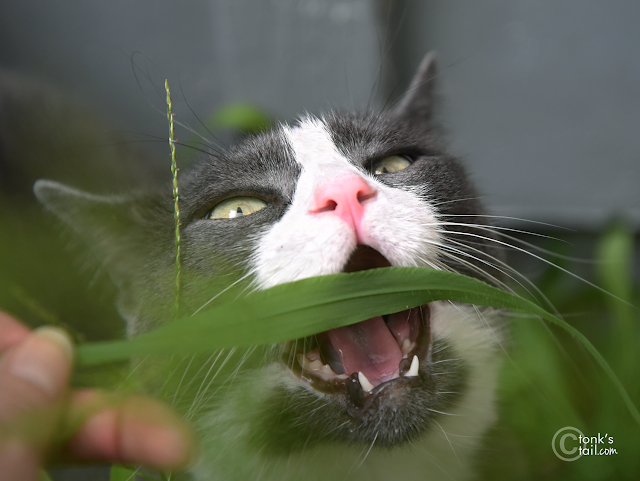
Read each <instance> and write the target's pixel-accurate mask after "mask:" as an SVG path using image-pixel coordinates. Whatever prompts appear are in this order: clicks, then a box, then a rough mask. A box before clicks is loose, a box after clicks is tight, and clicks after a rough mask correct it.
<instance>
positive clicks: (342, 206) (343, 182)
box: [310, 175, 376, 243]
mask: <svg viewBox="0 0 640 481" xmlns="http://www.w3.org/2000/svg"><path fill="white" fill-rule="evenodd" d="M375 195H376V191H375V190H374V189H373V188H372V187H371V186H370V185H369V184H368V183H367V182H366V181H365V180H364V179H363V178H362V177H360V176H358V175H348V176H344V177H338V178H337V179H333V180H331V181H329V182H327V183H326V184H323V185H321V186H320V187H318V188H317V189H316V193H315V199H314V200H315V203H314V206H313V208H312V209H311V210H310V212H311V213H312V214H320V213H323V212H326V213H329V214H333V215H337V216H338V217H340V218H341V219H342V220H343V221H345V222H346V223H347V224H349V225H350V226H351V227H352V228H353V230H354V231H355V233H356V236H357V237H358V243H362V241H363V238H362V234H363V232H362V228H361V223H362V217H363V216H364V206H363V205H362V204H363V202H365V201H366V200H368V199H370V198H372V197H373V196H375Z"/></svg>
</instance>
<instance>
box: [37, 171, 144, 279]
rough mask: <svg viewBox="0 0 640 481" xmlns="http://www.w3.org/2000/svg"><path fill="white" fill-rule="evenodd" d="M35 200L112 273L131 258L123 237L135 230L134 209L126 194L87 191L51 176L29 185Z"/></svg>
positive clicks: (125, 239)
mask: <svg viewBox="0 0 640 481" xmlns="http://www.w3.org/2000/svg"><path fill="white" fill-rule="evenodd" d="M33 190H34V193H35V195H36V197H37V198H38V200H39V201H40V202H41V203H42V204H43V205H44V206H45V208H46V209H48V210H50V211H51V212H53V213H54V214H55V215H56V216H57V217H58V218H59V219H60V220H62V221H63V222H64V223H65V224H66V225H67V226H68V227H69V228H70V229H71V230H72V231H73V233H74V234H75V236H77V237H78V238H80V239H81V240H82V241H83V242H84V243H86V244H87V246H88V247H89V249H90V250H91V251H93V252H94V253H95V254H96V255H97V256H99V258H100V263H104V264H106V265H107V267H108V268H109V270H111V271H112V274H113V273H115V272H114V269H115V270H116V271H118V270H120V269H122V268H125V266H124V265H120V264H121V263H127V262H130V261H132V260H133V259H131V257H134V256H133V255H132V253H131V252H127V251H128V249H127V244H128V242H127V240H128V238H129V237H130V233H131V232H132V230H135V225H136V219H135V212H134V211H133V210H132V208H131V199H129V198H127V197H126V196H116V195H114V196H101V195H94V194H89V193H87V192H83V191H81V190H77V189H74V188H72V187H68V186H66V185H64V184H60V183H58V182H54V181H51V180H38V181H37V182H36V183H35V184H34V187H33Z"/></svg>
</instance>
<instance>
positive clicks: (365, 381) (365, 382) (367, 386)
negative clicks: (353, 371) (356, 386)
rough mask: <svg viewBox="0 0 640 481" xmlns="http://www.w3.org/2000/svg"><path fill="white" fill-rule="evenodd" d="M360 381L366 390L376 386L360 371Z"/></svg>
mask: <svg viewBox="0 0 640 481" xmlns="http://www.w3.org/2000/svg"><path fill="white" fill-rule="evenodd" d="M358 381H360V385H361V386H362V389H363V390H364V391H367V392H369V391H371V390H372V389H373V388H374V387H375V386H374V385H373V384H371V383H370V382H369V380H368V379H367V377H366V376H365V375H364V374H362V373H361V372H359V373H358Z"/></svg>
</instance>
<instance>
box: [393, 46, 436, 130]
mask: <svg viewBox="0 0 640 481" xmlns="http://www.w3.org/2000/svg"><path fill="white" fill-rule="evenodd" d="M436 75H437V67H436V54H435V52H429V53H428V54H427V55H425V57H424V58H423V59H422V62H421V63H420V66H419V67H418V71H417V72H416V74H415V75H414V77H413V80H412V81H411V85H410V86H409V88H408V89H407V91H406V92H405V93H404V95H403V96H402V98H401V99H400V101H399V102H398V105H397V106H396V107H395V108H394V109H393V113H394V114H395V115H396V116H398V117H400V118H402V119H403V120H406V121H407V122H411V123H412V124H413V125H429V124H430V123H431V117H432V115H433V104H434V96H435V93H434V92H435V79H436Z"/></svg>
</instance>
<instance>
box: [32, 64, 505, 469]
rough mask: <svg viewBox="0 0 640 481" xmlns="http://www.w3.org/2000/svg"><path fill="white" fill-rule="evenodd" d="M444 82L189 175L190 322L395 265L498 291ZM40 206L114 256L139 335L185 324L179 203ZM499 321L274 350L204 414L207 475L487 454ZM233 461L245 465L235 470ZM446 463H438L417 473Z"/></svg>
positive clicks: (404, 321) (373, 333)
mask: <svg viewBox="0 0 640 481" xmlns="http://www.w3.org/2000/svg"><path fill="white" fill-rule="evenodd" d="M433 74H434V71H433V62H432V60H431V59H428V60H427V61H426V62H425V63H424V64H423V66H422V69H421V71H420V73H419V75H418V77H417V78H416V80H414V84H413V86H412V90H410V92H409V93H408V95H407V97H406V99H405V101H404V102H403V103H402V104H401V105H400V107H398V108H397V109H396V110H394V111H392V112H389V113H382V114H381V113H376V114H363V115H342V114H336V113H333V114H328V115H325V116H323V117H321V118H314V117H305V118H303V119H302V120H300V121H299V123H298V124H296V125H294V126H291V127H290V126H278V127H277V128H275V129H273V130H272V131H271V132H268V133H265V134H261V135H258V136H256V137H252V138H249V139H247V140H245V141H244V142H243V143H242V144H240V145H239V146H238V147H236V148H233V149H230V150H229V151H227V152H224V153H219V154H216V155H212V156H210V157H208V158H206V159H204V160H203V161H202V162H201V163H200V164H199V165H198V166H197V167H196V168H195V169H193V170H192V171H191V172H190V173H188V174H185V175H183V176H182V177H181V180H180V193H181V205H180V208H181V218H182V228H181V235H182V245H181V249H182V251H181V256H182V263H183V264H182V265H183V271H184V272H185V281H184V284H183V287H182V290H183V292H182V295H181V303H182V304H181V309H182V311H183V312H185V313H189V312H195V311H197V310H198V309H200V308H202V307H203V306H206V305H207V304H209V303H210V302H215V298H216V297H217V296H218V295H220V294H221V293H223V292H225V291H226V290H227V289H228V288H229V286H236V287H237V286H241V287H242V288H244V289H256V288H257V289H262V288H268V287H271V286H274V285H277V284H281V283H285V282H290V281H295V280H298V279H302V278H307V277H312V276H319V275H325V274H334V273H339V272H353V271H357V270H364V269H372V268H376V267H384V266H418V267H424V268H432V269H451V270H455V271H458V272H465V273H467V274H470V275H475V276H477V277H481V278H483V279H485V280H487V279H489V280H491V279H495V277H493V276H494V275H495V274H494V273H492V272H490V270H489V269H488V268H487V266H486V263H487V262H489V261H488V259H490V256H492V255H493V254H494V253H493V252H491V251H490V248H489V247H488V245H487V244H488V243H487V242H485V241H483V240H482V238H483V237H486V236H487V232H486V231H485V230H484V228H483V227H482V226H479V227H472V226H471V225H470V224H471V223H473V224H475V225H477V224H482V221H481V219H482V218H481V217H478V216H480V215H481V214H482V212H481V210H480V206H479V203H478V202H477V200H476V197H477V196H476V194H475V193H474V191H473V189H472V188H471V186H470V185H469V183H468V181H467V179H466V177H465V174H464V172H463V169H462V168H461V167H460V165H459V163H458V162H457V161H456V160H455V159H454V158H452V157H451V156H449V155H447V154H446V153H445V152H444V151H442V150H441V148H440V146H439V145H438V143H437V141H436V138H435V135H434V134H433V131H432V129H431V126H430V122H429V114H430V109H431V99H430V93H431V89H432V86H431V84H432V77H433ZM37 191H38V194H39V196H40V198H41V199H44V201H45V203H48V204H49V205H50V206H52V208H53V209H54V210H55V211H56V212H57V213H58V214H59V215H60V216H61V217H62V218H63V219H65V220H68V221H70V223H71V224H72V225H76V226H77V227H76V228H77V229H78V231H80V232H83V233H86V235H88V236H89V237H90V238H91V237H92V236H93V239H94V242H95V243H96V244H97V248H96V250H97V251H103V253H104V252H108V253H109V254H108V256H107V257H109V260H108V261H107V265H108V266H110V269H111V270H112V272H113V273H114V274H113V275H114V277H115V278H116V279H117V282H118V283H119V285H120V288H121V290H122V296H121V310H122V312H123V313H124V315H125V316H126V317H128V321H129V323H130V325H129V327H130V332H131V333H132V334H134V333H138V332H141V331H145V330H148V329H150V328H151V327H153V326H154V325H157V324H158V323H161V322H163V320H164V319H166V318H168V317H169V316H170V313H171V298H172V296H171V293H172V288H173V285H172V282H171V279H172V276H171V273H172V268H173V261H174V254H173V222H172V220H173V219H172V216H173V213H172V210H171V205H170V204H171V203H170V202H169V193H170V191H169V190H168V191H167V193H166V194H165V195H164V196H163V198H158V200H157V201H155V200H153V198H151V199H145V200H142V201H140V202H136V201H132V200H130V199H127V198H104V197H96V196H90V195H87V194H80V193H78V192H77V191H72V190H70V189H68V188H65V187H61V186H59V185H54V184H51V183H41V184H40V185H39V187H38V189H37ZM77 218H82V219H85V221H83V222H82V223H79V222H77V221H76V220H75V219H77ZM113 219H115V220H113ZM479 219H480V220H479ZM105 223H106V224H107V225H108V227H104V226H105ZM87 226H88V227H87ZM96 226H99V228H98V229H97V230H96ZM474 229H475V230H474ZM477 229H479V230H477ZM96 231H97V232H98V233H99V234H95V232H96ZM90 232H93V233H90ZM114 246H115V247H114ZM212 299H213V300H212ZM494 321H495V315H494V314H493V313H491V312H490V311H487V310H484V311H480V310H478V309H476V308H470V307H468V306H458V305H455V304H449V303H445V302H440V303H432V304H428V305H424V306H420V307H418V308H414V309H408V310H406V311H402V312H398V313H395V314H391V315H388V316H379V317H374V318H371V319H368V320H366V321H363V322H361V323H358V324H355V325H353V326H348V327H344V328H340V329H334V330H332V331H328V332H325V333H320V334H318V335H317V336H312V337H310V338H306V339H297V340H295V339H292V340H291V341H290V342H288V343H286V344H285V345H279V346H273V348H271V349H268V350H267V351H266V353H265V355H264V356H263V357H262V358H261V361H260V362H259V363H258V365H257V366H256V365H252V366H250V367H246V368H245V369H244V371H243V370H240V374H239V375H238V379H237V380H235V377H234V382H235V384H234V385H233V386H231V387H229V388H228V391H226V394H225V395H224V399H220V398H219V397H218V398H216V397H215V396H211V399H209V398H207V399H204V400H203V399H199V400H198V403H197V404H198V407H199V408H198V409H197V411H198V414H197V415H196V416H195V417H194V419H197V422H198V424H200V425H201V427H202V434H203V452H204V454H203V456H202V460H201V462H200V464H199V467H198V469H197V470H198V471H199V472H200V473H201V475H202V476H203V479H206V476H209V475H214V473H215V475H217V476H220V477H221V479H226V478H224V476H225V475H226V476H228V477H229V478H234V477H237V479H251V478H252V477H255V476H256V473H257V472H258V471H260V472H262V473H267V472H271V471H269V470H273V469H275V468H273V466H275V465H279V464H282V463H285V464H286V463H289V465H290V467H289V468H288V469H289V470H290V471H289V472H290V473H291V474H289V475H290V476H292V479H298V478H297V476H302V475H303V474H304V476H306V477H309V478H310V479H312V478H313V476H319V478H318V479H323V478H324V476H326V475H327V473H329V472H331V471H332V470H333V469H334V468H333V467H331V468H329V467H327V466H325V467H324V468H322V467H319V468H318V467H315V468H313V470H312V469H311V468H310V467H309V466H311V465H313V466H316V465H317V464H318V463H320V464H325V463H331V461H329V460H330V459H335V456H336V454H335V450H336V449H342V451H341V452H342V453H344V452H346V451H345V450H348V449H352V448H348V449H347V446H352V447H353V446H355V447H356V448H355V449H356V450H361V449H362V447H363V446H365V447H366V446H369V447H370V448H371V447H376V448H377V447H379V446H384V447H391V448H393V449H395V450H403V449H404V451H398V452H406V450H407V449H410V448H409V447H410V446H415V445H425V446H426V445H429V446H430V447H429V449H431V450H432V451H434V450H435V451H437V450H438V449H440V448H438V447H437V446H440V444H442V445H445V443H442V442H440V444H438V443H436V444H433V443H435V441H434V440H436V439H440V438H441V437H442V433H445V436H444V437H445V438H447V434H446V433H450V434H451V435H452V436H459V437H463V438H464V437H466V438H473V439H472V440H471V441H469V439H466V440H462V441H461V444H462V448H460V449H461V450H463V451H464V450H465V449H468V450H471V449H473V446H475V444H476V442H477V437H478V436H479V434H480V433H481V432H482V430H483V429H484V428H485V427H486V426H487V425H488V423H489V422H490V419H491V417H492V398H493V390H494V384H495V369H496V358H495V355H494V350H495V343H496V340H497V338H498V337H499V334H497V333H496V331H495V329H496V328H495V326H494V325H492V323H494ZM214 367H215V365H212V366H211V369H213V368H214ZM236 374H237V373H236ZM236 374H234V376H236ZM204 382H205V381H203V383H204ZM217 382H219V383H220V384H224V382H225V380H222V381H220V380H218V381H217ZM216 392H217V391H216ZM199 394H200V390H198V395H199ZM195 404H196V403H195V402H194V403H193V404H192V406H191V407H193V406H194V405H195ZM447 440H448V438H447ZM425 443H426V444H425ZM430 443H431V444H430ZM341 446H342V448H341ZM441 447H442V446H441ZM444 447H445V450H446V451H448V450H449V449H452V447H451V446H449V447H446V445H445V446H444ZM425 449H426V448H425ZM226 450H231V451H234V452H236V453H237V456H236V457H240V458H244V459H245V462H239V463H232V462H231V461H229V458H227V457H225V456H224V455H222V454H221V453H224V452H225V451H226ZM435 451H434V452H435ZM454 452H455V450H454ZM305 457H309V459H313V460H314V461H313V462H311V461H308V462H305V461H303V459H306V458H305ZM376 459H380V458H379V457H378V458H376ZM399 459H400V458H398V460H396V462H398V461H399ZM321 460H325V461H321ZM414 461H415V460H414ZM376 462H378V461H375V460H374V461H369V466H370V467H369V469H373V468H372V466H374V464H372V463H376ZM431 462H433V460H430V458H428V457H427V458H425V457H424V456H423V457H421V458H420V460H419V462H418V465H419V466H426V465H428V464H429V463H431ZM420 463H422V464H420ZM425 463H426V464H425ZM463 464H464V465H465V466H466V464H465V463H461V466H462V465H463ZM294 465H295V466H297V467H295V468H293V467H291V466H294ZM436 465H437V463H436ZM318 469H319V471H318ZM323 469H324V471H323ZM376 469H377V468H376ZM379 469H383V467H382V466H381V467H380V468H379ZM393 469H395V471H393V472H395V473H399V472H402V470H403V469H405V467H403V466H395V467H394V468H393ZM417 469H418V470H417V471H416V473H422V474H425V473H424V471H423V469H422V468H417ZM425 469H426V468H425ZM456 469H458V468H456ZM312 472H313V473H314V474H312ZM381 472H382V471H381ZM391 472H392V471H389V473H391ZM232 473H235V474H232ZM241 473H244V474H241ZM273 473H278V471H277V470H275V471H273ZM273 473H272V474H273ZM318 473H319V474H318ZM264 476H267V474H264ZM273 476H277V474H273ZM279 476H280V479H283V478H284V477H283V476H282V472H281V471H280V475H279ZM407 476H408V478H407V479H410V477H411V476H412V475H410V474H407ZM269 479H270V478H269ZM313 479H315V478H313ZM421 479H422V478H421Z"/></svg>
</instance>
